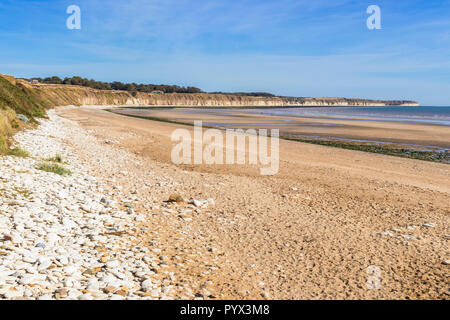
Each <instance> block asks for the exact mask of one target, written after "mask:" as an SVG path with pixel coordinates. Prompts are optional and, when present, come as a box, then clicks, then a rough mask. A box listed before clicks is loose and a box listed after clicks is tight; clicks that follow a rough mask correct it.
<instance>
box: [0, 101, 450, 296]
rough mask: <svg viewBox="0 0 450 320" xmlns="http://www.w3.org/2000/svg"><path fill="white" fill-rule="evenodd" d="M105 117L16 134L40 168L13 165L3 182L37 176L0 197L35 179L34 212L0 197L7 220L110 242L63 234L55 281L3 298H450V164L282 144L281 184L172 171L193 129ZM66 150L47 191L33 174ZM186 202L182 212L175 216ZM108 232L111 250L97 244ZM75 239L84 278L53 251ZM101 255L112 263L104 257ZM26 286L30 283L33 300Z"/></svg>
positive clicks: (68, 117)
mask: <svg viewBox="0 0 450 320" xmlns="http://www.w3.org/2000/svg"><path fill="white" fill-rule="evenodd" d="M101 108H102V107H96V108H91V107H83V108H77V107H61V108H56V109H55V110H51V111H50V112H49V120H44V121H43V125H42V126H40V127H38V128H37V129H34V130H30V131H25V132H24V133H19V135H18V136H16V138H17V140H18V143H19V144H20V145H21V146H22V147H23V148H26V149H29V151H30V152H31V153H32V154H33V156H34V157H36V159H33V158H27V159H25V160H20V159H17V158H12V157H4V158H2V161H8V162H9V163H10V166H9V167H8V166H2V168H3V169H2V170H11V172H10V173H8V174H5V173H4V172H3V173H2V176H3V177H6V176H7V175H12V174H14V170H16V171H18V172H22V171H23V170H28V173H20V174H19V175H17V176H16V178H15V179H14V180H13V181H14V185H11V184H7V183H4V184H3V188H6V189H7V190H9V189H13V187H14V186H16V187H23V186H24V185H23V183H24V181H25V180H28V181H29V180H31V181H34V182H33V183H31V182H28V183H29V185H28V189H29V190H28V191H30V195H29V197H28V198H27V197H25V196H24V195H23V194H16V197H18V198H19V199H16V200H15V201H16V202H14V203H13V202H5V201H4V198H3V193H2V202H3V204H2V205H1V206H2V210H3V211H4V212H5V213H6V214H7V216H8V217H9V215H11V217H12V215H13V214H14V213H15V212H18V211H24V213H25V214H26V212H27V211H26V208H27V207H28V206H35V205H36V204H38V205H37V208H35V209H33V210H37V212H36V217H39V215H40V214H43V213H44V212H45V211H46V210H48V209H46V205H45V201H49V202H51V203H55V204H56V206H55V210H52V211H51V214H55V215H56V216H57V215H59V214H61V213H60V212H58V209H57V208H58V204H59V205H61V208H62V214H63V215H64V217H66V218H69V219H71V220H72V219H75V218H74V217H75V216H77V215H80V219H79V221H78V220H76V223H77V222H78V223H79V228H80V229H79V230H83V228H82V227H83V225H84V224H88V223H90V224H92V221H91V220H92V219H94V220H96V221H98V222H99V224H98V228H95V229H92V228H87V229H85V230H86V232H82V233H79V234H77V232H78V231H77V230H78V229H77V227H75V229H72V230H71V231H67V230H65V229H61V233H59V232H58V231H57V232H56V234H57V236H59V237H60V240H61V241H62V242H59V241H60V240H59V239H58V238H55V237H54V236H51V237H50V238H49V236H48V234H47V238H46V239H43V240H37V239H36V240H37V241H42V242H44V243H46V244H47V249H45V251H44V252H45V255H46V256H47V257H48V259H49V260H50V261H49V262H50V264H49V266H48V269H44V268H43V267H42V268H41V269H39V266H40V264H39V263H38V264H37V265H36V268H37V269H36V270H35V274H34V275H35V276H34V278H31V277H30V276H26V277H25V275H26V274H27V273H25V274H21V273H19V275H18V276H19V278H18V279H19V283H18V284H17V283H16V282H15V281H16V278H15V275H13V273H7V276H6V279H5V278H2V277H0V281H6V282H5V283H6V284H5V285H2V288H1V289H0V294H1V295H3V297H6V298H9V299H14V298H17V297H18V296H19V295H20V294H24V293H25V294H26V295H25V297H27V298H30V299H35V298H39V299H70V298H71V299H74V298H75V299H96V298H97V299H98V298H101V299H161V298H162V299H175V298H183V299H217V298H218V299H244V300H247V299H405V298H410V299H411V298H412V299H417V298H420V299H446V297H448V288H447V287H446V285H445V284H446V272H447V268H448V267H447V266H446V265H444V264H443V262H444V261H445V260H446V259H448V256H446V254H447V252H446V247H447V241H448V238H446V237H448V235H449V234H450V226H449V224H448V217H449V212H450V208H449V206H448V196H449V194H450V184H449V183H448V181H450V179H449V178H450V172H449V170H448V166H447V165H444V164H439V163H431V162H422V161H417V160H412V159H402V158H396V157H389V156H384V155H376V154H369V153H363V152H358V151H350V150H343V149H336V148H333V149H330V148H328V147H325V146H318V145H312V144H304V143H298V142H292V141H285V140H284V141H281V142H280V152H281V153H280V159H281V163H280V172H279V174H277V175H276V176H274V177H271V178H267V177H262V176H260V175H259V171H258V170H257V169H258V168H256V167H254V166H250V165H245V166H217V165H216V166H214V165H212V166H208V165H201V166H175V165H173V164H172V163H171V160H170V146H171V142H170V135H171V132H172V131H173V130H174V129H176V128H180V127H182V126H181V125H178V124H173V123H161V122H155V121H150V120H143V119H137V118H128V117H123V116H121V115H116V114H113V113H109V112H106V111H104V110H101ZM188 130H190V129H189V128H188ZM55 152H60V153H61V154H62V155H63V158H64V162H65V163H64V166H66V167H67V168H69V169H70V170H71V171H72V172H73V176H70V177H65V178H58V177H56V176H54V175H51V174H45V175H44V176H42V177H41V178H39V177H40V176H39V172H38V171H35V169H33V168H34V166H35V163H37V162H38V161H40V158H44V157H50V156H54V153H55ZM3 159H4V160H3ZM27 163H29V164H27ZM24 166H25V168H24ZM6 168H8V169H6ZM8 172H9V171H8ZM52 179H58V181H59V182H58V183H57V185H58V187H57V188H56V189H55V184H54V183H48V181H49V180H50V181H52ZM66 179H67V180H66ZM71 179H75V181H72V180H71ZM94 179H95V180H94ZM38 181H41V182H39V184H37V185H36V186H35V187H33V186H34V183H38ZM82 181H84V182H83V183H81V182H82ZM30 183H31V184H30ZM61 183H62V185H61ZM64 185H66V188H67V187H69V186H70V185H72V188H74V189H73V190H72V192H75V193H72V192H71V193H69V195H67V193H66V195H63V194H60V191H59V189H58V188H62V187H63V186H64ZM85 188H88V189H85ZM63 189H64V187H63ZM68 190H69V189H67V191H68ZM2 192H4V191H2ZM8 192H9V191H8ZM83 192H86V193H84V197H85V198H83V201H84V202H87V203H88V204H90V205H87V204H85V203H77V202H75V203H71V201H73V200H71V197H72V196H74V197H77V194H82V193H83ZM174 193H175V194H180V195H181V196H182V197H183V198H184V199H186V202H184V203H167V202H166V200H167V199H168V198H169V196H170V195H171V194H174ZM91 194H92V195H93V197H92V198H90V195H91ZM57 195H59V198H58V197H57ZM86 197H87V198H86ZM102 198H105V199H106V201H107V202H108V203H110V205H111V204H112V206H111V207H110V205H109V206H108V205H105V203H104V202H102V200H101V199H102ZM207 198H212V199H214V204H206V202H205V203H204V204H203V205H200V206H195V205H193V204H189V199H199V200H204V199H207ZM36 199H43V200H41V201H37V200H36ZM109 200H111V201H113V202H109ZM42 201H43V202H42ZM65 202H66V204H65ZM67 202H68V203H67ZM41 206H42V208H40V207H41ZM51 206H54V205H53V204H51ZM38 208H40V209H38ZM85 209H87V210H85ZM59 210H61V209H59ZM103 210H107V212H109V213H106V214H105V213H102V211H103ZM41 212H42V213H41ZM111 218H113V219H115V220H116V221H115V222H113V221H109V220H108V219H111ZM104 219H105V220H104ZM50 221H51V220H50ZM50 221H49V220H45V219H44V220H42V219H36V220H33V222H34V223H36V224H37V225H38V226H40V225H41V224H44V225H42V226H41V227H40V228H48V226H45V224H48V223H53V224H54V225H53V226H52V228H56V229H58V228H60V227H61V228H64V227H65V226H64V224H62V225H61V226H60V225H59V224H58V223H59V222H57V221H56V220H55V221H53V222H50ZM89 221H90V222H89ZM108 221H109V222H108ZM100 222H101V223H100ZM67 223H69V222H67ZM69 224H70V223H69ZM7 226H8V227H9V228H11V230H14V228H16V227H17V225H16V226H14V225H12V224H7ZM11 230H9V231H8V232H9V234H11V233H13V232H12V231H11ZM24 230H25V231H24V232H22V235H21V237H22V238H23V239H24V242H22V243H21V246H22V248H27V245H28V242H27V241H29V240H28V239H29V236H30V235H32V234H33V232H34V231H33V230H34V229H28V228H26V226H24ZM104 230H106V231H107V232H106V235H105V236H106V237H107V238H102V236H101V235H102V234H104V232H105V231H104ZM122 231H126V232H122ZM3 232H5V230H3ZM93 232H94V233H98V236H96V235H95V234H94V235H92V233H93ZM3 234H5V233H3ZM13 235H14V237H12V238H13V240H14V238H15V237H17V236H16V235H15V234H14V233H13ZM75 235H76V236H75ZM343 235H345V236H343ZM65 237H69V238H71V237H74V238H75V239H80V241H81V244H73V245H74V246H75V247H72V249H76V250H84V252H85V253H84V254H83V255H81V256H80V257H81V259H85V261H83V262H82V263H79V262H76V261H75V263H73V262H72V261H71V260H69V263H73V266H72V267H75V269H73V268H68V269H65V268H66V267H67V266H64V265H61V261H60V260H58V256H52V253H51V252H52V251H51V248H52V244H51V241H50V240H51V239H53V240H54V241H56V242H55V243H54V244H53V245H59V246H60V247H62V248H66V245H67V244H64V243H65V242H64V241H63V240H64V239H65ZM36 240H34V241H32V242H31V243H30V244H29V245H30V246H31V247H30V250H31V248H32V247H35V241H36ZM14 241H16V240H14ZM14 241H12V242H11V241H6V242H3V247H2V249H1V250H2V252H6V253H7V256H9V257H10V259H13V261H14V259H17V258H18V257H20V256H21V255H23V253H24V252H23V251H20V250H19V246H18V244H17V243H15V242H14ZM98 241H101V242H100V243H99V242H98ZM69 243H70V242H69ZM105 246H106V251H104V249H101V248H102V247H105ZM88 248H90V249H88ZM16 250H19V251H17V252H16ZM33 250H36V249H33ZM39 250H40V249H39ZM47 250H49V251H47ZM31 251H32V250H31ZM12 252H16V254H12ZM17 253H18V254H19V255H17ZM75 256H76V255H75ZM109 261H113V262H110V263H109ZM115 261H117V262H115ZM43 262H44V263H48V262H47V261H44V260H43ZM63 262H64V259H63ZM16 263H25V264H27V263H28V262H23V261H17V262H16ZM8 265H11V266H14V264H8ZM370 265H377V266H379V267H380V268H381V270H382V271H383V278H382V281H383V282H382V283H383V286H382V288H381V289H380V290H367V288H366V287H365V283H366V280H367V279H366V278H367V272H366V269H367V267H368V266H370ZM32 266H33V264H30V267H32ZM3 267H4V266H3ZM121 268H122V269H121ZM139 268H141V269H139ZM69 269H70V270H69ZM116 269H117V270H116ZM8 270H9V269H8ZM26 270H28V269H26ZM66 270H67V271H71V272H72V274H65V272H66ZM86 270H91V271H89V272H86ZM130 270H131V272H126V271H130ZM3 271H4V270H2V272H3ZM30 271H31V270H30ZM1 274H2V275H3V273H1ZM31 275H32V274H31ZM42 275H50V276H53V277H54V278H53V279H55V280H56V282H54V283H53V282H48V281H46V280H43V279H42V278H41V277H42ZM121 277H122V278H121ZM21 279H26V280H23V281H31V282H30V283H31V284H33V287H31V288H32V289H28V287H27V285H25V284H22V283H21V282H20V281H22V280H21ZM30 279H32V280H30ZM95 279H97V281H94V280H95ZM67 280H70V281H67ZM147 280H149V281H147ZM24 283H26V282H24ZM95 283H97V284H98V286H97V285H95Z"/></svg>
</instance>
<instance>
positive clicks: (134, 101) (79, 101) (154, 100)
mask: <svg viewBox="0 0 450 320" xmlns="http://www.w3.org/2000/svg"><path fill="white" fill-rule="evenodd" d="M26 85H28V86H30V87H32V88H33V89H35V90H37V91H38V92H39V94H40V96H41V97H42V99H44V100H46V101H49V102H50V103H51V104H53V105H127V106H187V107H189V106H191V107H220V106H224V107H245V106H259V107H270V106H279V107H283V106H388V105H409V106H416V105H418V104H417V103H415V102H413V101H381V100H363V99H347V98H288V97H252V96H239V95H228V94H209V93H190V94H183V93H169V94H152V93H142V92H136V93H133V94H131V93H129V92H126V91H106V90H96V89H92V88H86V87H80V86H70V85H32V86H31V85H29V84H26Z"/></svg>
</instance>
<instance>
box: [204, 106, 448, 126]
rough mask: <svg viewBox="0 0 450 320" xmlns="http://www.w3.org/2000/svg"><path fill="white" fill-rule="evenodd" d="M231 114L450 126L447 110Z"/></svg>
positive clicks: (260, 110) (351, 109)
mask: <svg viewBox="0 0 450 320" xmlns="http://www.w3.org/2000/svg"><path fill="white" fill-rule="evenodd" d="M235 112H246V113H252V114H261V115H272V116H292V117H295V116H301V117H305V116H314V117H333V118H342V119H345V120H352V119H354V120H358V121H380V120H381V121H388V122H414V123H424V124H434V125H443V126H450V106H449V107H433V106H420V107H311V108H308V107H301V108H258V109H254V108H249V109H237V110H235ZM208 113H210V114H211V113H219V114H223V113H228V114H229V113H230V109H214V110H211V109H209V110H208Z"/></svg>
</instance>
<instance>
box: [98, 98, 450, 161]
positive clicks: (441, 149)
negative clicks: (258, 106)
mask: <svg viewBox="0 0 450 320" xmlns="http://www.w3.org/2000/svg"><path fill="white" fill-rule="evenodd" d="M105 110H106V111H108V112H112V113H117V114H120V115H124V116H128V117H135V118H141V119H146V120H152V121H160V122H165V123H172V124H182V125H187V126H193V121H194V120H201V119H203V120H204V121H203V127H204V128H216V129H222V130H225V129H228V128H239V129H244V130H246V129H254V128H258V127H260V128H267V129H270V128H277V129H279V130H280V138H282V139H286V140H293V141H300V142H306V143H313V144H319V145H328V146H331V147H338V148H344V149H351V150H360V151H367V152H372V153H380V154H388V155H393V156H399V157H406V158H414V159H419V160H425V161H437V162H443V163H450V154H449V150H450V144H449V142H448V141H450V131H449V130H448V127H447V126H439V125H437V124H432V123H408V122H406V121H405V122H401V121H398V123H397V122H396V121H391V120H383V119H380V118H378V119H369V118H362V117H360V119H346V118H340V117H325V116H323V117H322V116H317V115H316V116H310V115H300V116H295V117H293V116H291V115H289V114H288V115H280V116H274V115H270V114H248V113H239V112H234V111H233V112H232V113H228V112H227V109H226V108H221V110H223V113H209V112H208V111H209V109H208V111H206V109H201V110H204V112H203V113H202V112H199V113H190V110H191V109H186V110H183V109H177V108H174V107H173V108H170V109H165V108H153V107H147V108H132V107H125V108H120V107H119V108H113V109H111V108H107V109H105ZM188 110H189V111H188ZM201 110H200V111H201ZM228 110H229V111H232V109H228ZM367 121H370V122H371V123H367ZM385 129H389V131H386V130H385ZM394 133H395V134H394ZM436 137H438V138H436Z"/></svg>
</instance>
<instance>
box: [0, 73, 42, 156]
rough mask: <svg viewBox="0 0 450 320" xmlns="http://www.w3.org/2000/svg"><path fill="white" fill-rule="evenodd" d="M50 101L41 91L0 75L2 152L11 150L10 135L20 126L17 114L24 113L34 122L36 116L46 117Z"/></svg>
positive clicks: (0, 138)
mask: <svg viewBox="0 0 450 320" xmlns="http://www.w3.org/2000/svg"><path fill="white" fill-rule="evenodd" d="M48 107H50V103H48V102H46V101H45V100H43V99H42V98H41V97H40V95H39V93H38V92H37V91H36V90H35V89H32V88H27V87H26V86H25V85H24V84H22V83H20V82H18V83H16V84H13V83H12V82H10V81H8V80H7V79H6V78H5V77H3V76H1V75H0V154H8V153H9V152H10V150H9V146H8V139H9V137H10V136H11V135H12V134H13V133H14V132H15V131H16V130H17V129H19V127H20V124H19V123H20V121H19V120H18V119H17V114H23V115H25V116H27V117H28V118H29V119H30V122H32V123H34V122H36V121H35V118H41V117H45V109H47V108H48Z"/></svg>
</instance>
